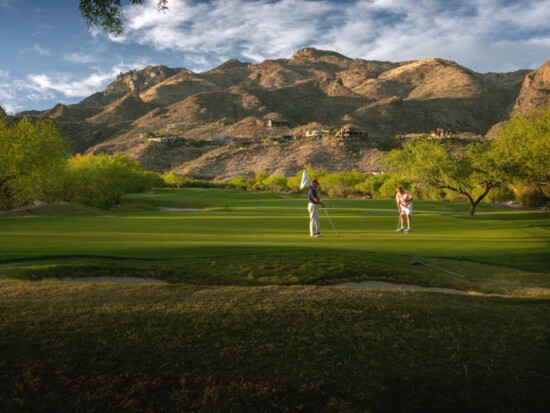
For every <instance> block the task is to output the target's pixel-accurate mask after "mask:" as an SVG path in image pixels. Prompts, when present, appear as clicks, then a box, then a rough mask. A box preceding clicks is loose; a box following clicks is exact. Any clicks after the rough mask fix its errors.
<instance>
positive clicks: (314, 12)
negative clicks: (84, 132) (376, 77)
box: [0, 0, 550, 113]
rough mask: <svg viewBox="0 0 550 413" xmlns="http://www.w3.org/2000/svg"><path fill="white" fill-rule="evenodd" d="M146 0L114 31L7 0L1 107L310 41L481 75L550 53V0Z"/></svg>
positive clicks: (2, 3)
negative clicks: (141, 72) (164, 2)
mask: <svg viewBox="0 0 550 413" xmlns="http://www.w3.org/2000/svg"><path fill="white" fill-rule="evenodd" d="M127 3H129V2H128V1H123V4H127ZM143 3H144V4H143V5H142V6H129V5H128V6H127V7H125V16H126V19H125V25H124V28H125V33H124V35H122V36H119V37H113V36H109V35H107V34H105V33H104V32H101V31H99V30H97V29H92V30H88V28H87V26H86V22H85V21H84V19H83V18H82V16H81V15H80V13H79V10H78V0H0V39H2V42H0V106H2V107H3V108H4V109H5V110H6V111H7V112H8V113H15V112H20V111H24V110H31V109H37V110H42V109H47V108H51V107H52V106H54V105H55V104H56V103H59V102H61V103H64V104H71V103H76V102H79V101H81V100H82V99H84V98H85V97H87V96H89V95H91V94H92V93H94V92H97V91H100V90H103V89H104V88H105V86H107V85H108V84H109V83H110V82H112V81H113V80H114V79H115V77H116V75H117V74H118V73H123V72H126V71H128V70H132V69H141V68H143V67H145V66H148V65H158V64H163V65H166V66H169V67H185V68H187V69H189V70H193V71H196V72H202V71H206V70H209V69H212V68H214V67H216V66H218V65H220V64H221V63H223V62H225V61H226V60H228V59H231V58H236V59H239V60H241V61H248V62H261V61H263V60H265V59H276V58H289V57H291V56H292V54H293V53H294V52H295V51H296V50H299V49H302V48H304V47H316V48H318V49H325V50H333V51H336V52H339V53H341V54H343V55H345V56H348V57H351V58H362V59H367V60H386V61H394V62H396V61H403V60H416V59H422V58H428V57H441V58H445V59H451V60H454V61H456V62H457V63H459V64H461V65H463V66H465V67H468V68H470V69H472V70H475V71H477V72H507V71H513V70H517V69H536V68H538V67H540V66H541V65H542V64H543V63H544V62H545V61H547V60H550V0H463V1H458V0H457V1H455V0H168V6H169V10H168V11H167V12H166V13H158V12H157V8H156V0H144V2H143Z"/></svg>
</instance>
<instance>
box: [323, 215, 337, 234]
mask: <svg viewBox="0 0 550 413" xmlns="http://www.w3.org/2000/svg"><path fill="white" fill-rule="evenodd" d="M323 209H324V210H325V214H327V218H328V220H329V222H330V225H332V229H333V230H334V232H335V233H336V236H337V237H339V236H340V234H338V231H336V228H334V224H333V223H332V219H330V217H329V216H328V212H327V209H326V208H323Z"/></svg>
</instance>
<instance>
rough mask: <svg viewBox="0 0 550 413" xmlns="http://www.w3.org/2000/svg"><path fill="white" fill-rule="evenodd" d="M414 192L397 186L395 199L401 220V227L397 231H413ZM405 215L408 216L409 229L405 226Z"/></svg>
mask: <svg viewBox="0 0 550 413" xmlns="http://www.w3.org/2000/svg"><path fill="white" fill-rule="evenodd" d="M412 200H413V196H412V194H411V193H410V192H409V191H407V190H406V189H403V188H402V187H400V186H398V187H397V194H396V195H395V201H396V202H397V209H398V210H399V219H400V220H401V228H397V231H404V232H407V233H409V232H411V215H412ZM403 215H406V216H407V229H405V227H404V218H403Z"/></svg>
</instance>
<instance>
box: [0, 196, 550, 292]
mask: <svg viewBox="0 0 550 413" xmlns="http://www.w3.org/2000/svg"><path fill="white" fill-rule="evenodd" d="M325 203H326V204H327V212H328V213H329V214H330V217H331V218H332V221H333V223H334V226H335V227H336V229H337V231H338V233H335V232H334V230H333V228H332V226H331V225H330V223H329V221H328V220H327V216H326V215H325V214H324V213H323V212H321V225H322V232H323V233H324V237H323V238H310V237H309V236H308V214H307V210H306V202H305V199H304V196H303V195H286V194H273V193H266V192H245V191H238V190H224V189H195V188H191V189H180V190H160V191H156V192H154V193H148V194H133V195H128V196H126V197H125V198H124V199H123V202H122V204H121V205H120V206H118V207H117V208H114V209H112V210H111V211H104V212H101V211H100V210H94V213H93V214H92V213H91V212H90V211H88V214H86V215H82V214H76V213H74V210H73V209H67V208H66V206H64V205H59V206H58V209H57V210H53V212H52V211H49V212H48V214H47V215H39V214H36V213H34V214H22V215H19V216H0V222H1V225H0V274H1V275H0V276H2V277H7V278H19V279H34V280H37V279H47V278H48V277H60V276H61V277H62V276H102V275H109V276H113V275H115V276H116V275H120V276H134V277H135V276H138V277H139V276H142V277H154V278H159V279H163V280H166V281H169V282H178V283H182V282H183V283H191V284H198V285H201V284H208V285H272V284H284V285H288V284H312V283H313V284H335V283H338V282H341V281H342V280H368V279H370V280H382V281H384V280H385V281H395V282H407V283H411V284H417V285H424V286H438V287H452V288H458V289H462V290H472V291H478V292H485V293H499V294H519V295H522V294H533V293H534V294H536V295H539V294H541V293H542V294H544V293H545V291H546V292H547V289H548V287H549V284H548V281H547V280H548V277H547V267H548V264H549V263H550V259H549V254H548V251H550V224H549V223H550V220H549V218H550V213H548V212H545V211H518V210H511V209H496V208H492V207H490V206H487V205H481V206H480V207H479V208H478V212H477V214H476V216H475V217H470V216H468V215H467V206H466V204H465V203H449V202H439V203H438V202H422V201H417V202H415V214H414V217H413V232H412V233H411V234H403V233H399V232H395V227H396V221H397V213H396V210H395V204H394V202H393V200H361V199H330V198H325ZM160 208H167V209H168V208H169V209H170V210H162V209H160ZM197 210H198V211H197ZM66 211H71V213H67V212H66ZM419 260H421V261H423V262H427V263H429V264H431V265H435V266H437V267H440V268H444V269H446V270H448V271H451V272H455V273H458V274H462V275H464V276H465V278H468V279H469V280H470V281H468V280H466V279H465V278H461V277H457V276H453V275H451V274H449V273H447V272H444V271H438V270H437V269H434V268H433V267H428V266H417V265H412V263H414V262H417V261H419Z"/></svg>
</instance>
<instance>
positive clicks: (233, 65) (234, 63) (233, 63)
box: [214, 59, 248, 70]
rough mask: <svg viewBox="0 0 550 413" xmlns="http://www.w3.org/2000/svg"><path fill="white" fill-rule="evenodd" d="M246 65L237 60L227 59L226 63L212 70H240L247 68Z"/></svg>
mask: <svg viewBox="0 0 550 413" xmlns="http://www.w3.org/2000/svg"><path fill="white" fill-rule="evenodd" d="M247 65H248V64H247V63H243V62H241V61H240V60H237V59H229V60H228V61H227V62H224V63H222V64H221V65H219V66H218V67H216V68H215V69H214V70H220V69H223V70H227V69H234V68H240V67H245V66H247Z"/></svg>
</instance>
